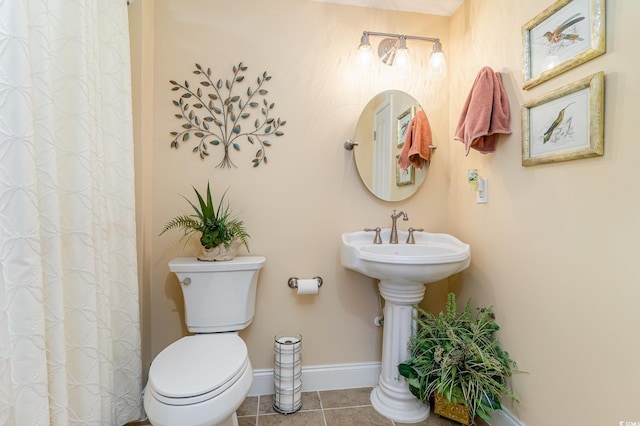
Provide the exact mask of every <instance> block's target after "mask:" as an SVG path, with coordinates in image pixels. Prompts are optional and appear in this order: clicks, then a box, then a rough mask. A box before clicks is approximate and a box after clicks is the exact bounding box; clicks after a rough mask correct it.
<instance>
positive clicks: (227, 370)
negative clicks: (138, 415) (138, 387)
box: [149, 333, 248, 398]
mask: <svg viewBox="0 0 640 426" xmlns="http://www.w3.org/2000/svg"><path fill="white" fill-rule="evenodd" d="M247 360H248V356H247V346H246V345H245V343H244V342H243V341H242V339H241V338H240V337H239V336H238V335H237V334H236V333H216V334H197V335H195V336H187V337H183V338H182V339H180V340H178V341H176V342H174V343H172V344H171V345H169V346H168V347H166V348H165V349H164V350H163V351H162V352H160V354H158V356H157V357H156V358H155V359H154V360H153V362H152V364H151V368H150V369H149V383H150V384H151V386H152V387H153V390H154V391H155V392H157V393H158V394H160V395H162V396H164V397H168V398H189V397H191V396H195V395H203V394H206V393H210V392H212V391H215V390H216V389H218V388H220V387H223V386H224V385H225V384H226V383H227V382H228V381H230V380H232V379H234V378H237V376H238V375H239V373H240V372H241V370H242V369H243V368H245V367H246V364H247Z"/></svg>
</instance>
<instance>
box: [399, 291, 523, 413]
mask: <svg viewBox="0 0 640 426" xmlns="http://www.w3.org/2000/svg"><path fill="white" fill-rule="evenodd" d="M416 309H417V311H418V318H417V331H416V334H415V336H413V337H412V339H411V342H410V354H411V357H410V358H409V359H408V360H406V361H405V362H403V363H401V364H400V365H399V366H398V371H399V372H400V375H402V376H404V377H405V378H406V379H407V381H408V384H409V389H410V391H411V393H412V394H414V395H415V396H416V397H417V398H418V399H420V400H421V401H423V402H428V401H429V400H430V399H431V398H434V400H435V404H434V405H435V407H434V412H435V413H436V414H439V415H443V416H445V417H448V418H451V419H453V420H456V421H458V422H459V423H462V424H467V425H468V424H471V423H473V421H474V419H475V417H476V415H477V416H479V417H480V418H482V419H484V420H486V421H489V420H490V419H491V416H490V415H489V412H490V411H491V410H498V409H502V405H501V403H500V400H501V399H502V398H508V399H511V400H513V401H516V402H517V401H518V400H517V398H516V396H515V395H514V394H513V393H512V392H511V391H510V390H509V389H508V388H507V380H508V378H509V377H510V376H511V374H512V368H515V366H516V364H515V362H514V361H513V360H512V359H511V358H510V356H509V353H507V352H506V351H505V350H503V349H502V348H501V346H500V344H499V342H498V340H497V339H496V337H495V333H496V331H498V330H499V329H500V327H499V326H498V324H496V322H495V316H494V314H493V307H491V306H489V307H488V308H484V309H479V310H478V311H477V312H476V314H475V315H474V314H473V313H472V310H471V300H468V301H467V304H466V306H465V308H464V310H463V311H462V312H461V313H459V314H458V312H457V307H456V296H455V294H454V293H449V295H448V298H447V306H446V313H443V312H440V314H439V315H438V316H435V315H432V314H430V313H429V312H426V311H424V310H423V309H421V308H420V307H418V306H417V307H416Z"/></svg>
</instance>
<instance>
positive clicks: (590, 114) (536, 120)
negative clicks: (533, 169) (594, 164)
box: [522, 71, 604, 166]
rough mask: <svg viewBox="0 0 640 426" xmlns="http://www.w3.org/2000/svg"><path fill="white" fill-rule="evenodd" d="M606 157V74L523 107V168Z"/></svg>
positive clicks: (566, 87) (590, 78) (595, 75)
mask: <svg viewBox="0 0 640 426" xmlns="http://www.w3.org/2000/svg"><path fill="white" fill-rule="evenodd" d="M600 155H604V73H603V72H602V71H600V72H598V73H596V74H593V75H590V76H588V77H586V78H583V79H581V80H578V81H576V82H575V83H572V84H569V85H567V86H565V87H561V88H559V89H557V90H554V91H552V92H549V93H547V94H546V95H543V96H540V97H539V98H536V99H533V100H531V101H528V102H526V103H525V104H524V105H522V165H523V166H535V165H538V164H543V163H555V162H559V161H567V160H577V159H579V158H587V157H595V156H600Z"/></svg>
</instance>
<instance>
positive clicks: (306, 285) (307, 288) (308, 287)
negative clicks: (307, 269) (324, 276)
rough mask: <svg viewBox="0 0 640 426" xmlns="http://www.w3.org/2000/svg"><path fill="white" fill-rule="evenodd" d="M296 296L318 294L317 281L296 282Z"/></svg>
mask: <svg viewBox="0 0 640 426" xmlns="http://www.w3.org/2000/svg"><path fill="white" fill-rule="evenodd" d="M298 294H318V279H317V278H311V279H307V280H298Z"/></svg>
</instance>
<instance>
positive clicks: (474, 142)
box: [454, 67, 511, 155]
mask: <svg viewBox="0 0 640 426" xmlns="http://www.w3.org/2000/svg"><path fill="white" fill-rule="evenodd" d="M498 133H503V134H509V133H511V125H510V122H509V99H508V98H507V94H506V93H505V91H504V87H502V81H501V80H500V74H498V73H497V72H494V71H493V70H492V69H491V68H489V67H484V68H482V69H481V70H480V72H479V73H478V75H477V76H476V81H474V82H473V86H472V87H471V92H469V96H468V97H467V101H466V102H465V104H464V107H463V108H462V113H461V114H460V119H459V120H458V125H457V126H456V133H455V136H454V139H455V140H459V141H461V142H463V143H464V147H465V155H469V149H470V148H473V149H476V150H478V151H480V152H481V153H483V154H486V153H488V152H493V151H495V150H496V141H497V139H498Z"/></svg>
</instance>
